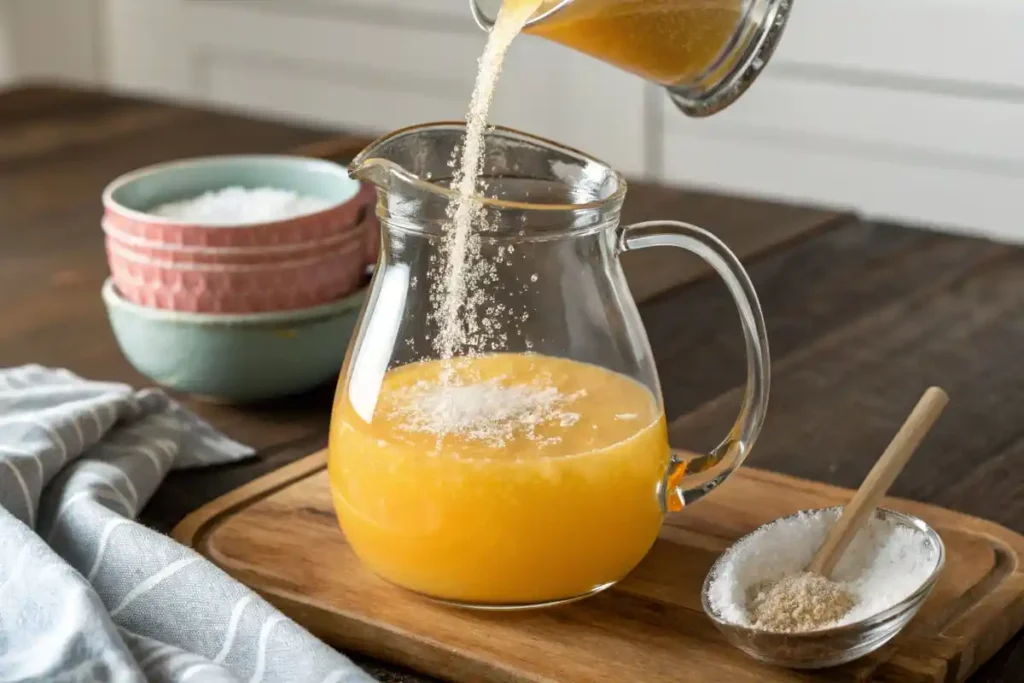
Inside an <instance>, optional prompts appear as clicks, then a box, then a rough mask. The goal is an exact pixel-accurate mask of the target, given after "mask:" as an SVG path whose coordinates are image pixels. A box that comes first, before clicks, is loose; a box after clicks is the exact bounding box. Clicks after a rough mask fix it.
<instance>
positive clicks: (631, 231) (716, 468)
mask: <svg viewBox="0 0 1024 683" xmlns="http://www.w3.org/2000/svg"><path fill="white" fill-rule="evenodd" d="M618 247H619V252H620V253H622V252H626V251H635V250H637V249H646V248H647V247H681V248H683V249H686V250H687V251H689V252H692V253H693V254H696V255H697V256H699V257H700V258H702V259H704V261H706V262H707V263H708V265H710V266H711V267H712V268H714V269H715V271H716V272H717V273H718V275H719V276H720V277H721V278H722V279H723V280H725V284H726V286H727V287H728V288H729V292H730V293H731V294H732V297H733V300H734V301H735V302H736V308H737V309H739V314H740V323H741V326H742V328H743V337H744V339H745V341H746V346H747V388H746V391H745V392H744V394H743V404H742V405H741V406H740V413H739V415H738V416H737V418H736V422H735V423H734V424H733V427H732V429H731V430H730V431H729V434H728V435H727V436H726V437H725V439H724V440H723V441H722V443H720V444H719V445H718V446H717V447H716V448H714V449H713V450H712V451H711V452H710V453H709V454H707V455H703V456H695V457H693V458H686V457H682V456H680V455H679V454H677V453H675V452H673V455H672V462H671V464H670V465H669V469H668V472H667V473H666V476H665V479H664V480H663V482H662V490H661V491H660V498H661V501H662V505H663V506H664V508H665V509H666V510H668V511H675V510H680V509H682V507H683V506H685V505H690V504H692V503H693V502H695V501H697V500H699V499H700V498H702V497H703V496H705V495H706V494H708V493H709V492H711V491H712V490H714V489H715V488H716V487H717V486H718V485H719V484H721V483H722V482H723V481H725V480H726V478H727V477H728V476H729V475H730V474H732V473H733V471H735V470H736V468H737V467H739V466H740V465H741V464H742V463H743V461H744V460H745V459H746V457H747V454H748V453H749V452H750V449H751V448H752V447H753V445H754V442H755V441H756V440H757V435H758V434H759V433H760V431H761V426H762V424H764V417H765V412H766V410H767V408H768V388H769V373H770V371H769V365H770V361H769V357H768V334H767V331H766V329H765V324H764V316H763V315H762V313H761V305H760V304H759V303H758V300H757V293H756V292H755V291H754V286H753V284H751V282H750V277H749V276H748V275H747V272H746V271H745V270H744V269H743V266H742V265H741V264H740V261H739V259H738V258H736V255H735V254H733V253H732V252H731V251H730V250H729V248H728V247H727V246H725V244H723V243H722V241H721V240H719V239H718V238H717V237H715V236H714V235H712V234H711V233H710V232H708V231H707V230H703V229H702V228H698V227H697V226H694V225H690V224H688V223H680V222H678V221H648V222H646V223H636V224H634V225H630V226H627V227H624V228H620V229H619V242H618Z"/></svg>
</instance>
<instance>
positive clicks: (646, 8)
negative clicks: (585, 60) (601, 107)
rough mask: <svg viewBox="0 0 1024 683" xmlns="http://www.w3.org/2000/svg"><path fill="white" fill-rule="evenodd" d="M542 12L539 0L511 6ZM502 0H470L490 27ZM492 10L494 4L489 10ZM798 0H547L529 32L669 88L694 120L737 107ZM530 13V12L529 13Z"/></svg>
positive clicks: (517, 0) (515, 0) (511, 0)
mask: <svg viewBox="0 0 1024 683" xmlns="http://www.w3.org/2000/svg"><path fill="white" fill-rule="evenodd" d="M504 3H505V4H506V5H519V4H522V5H527V4H528V5H531V6H537V5H538V0H504ZM498 4H500V2H497V0H493V1H491V2H488V0H470V7H471V9H472V12H473V17H474V18H475V19H476V21H477V23H478V24H479V25H480V26H481V27H483V28H485V29H488V30H489V29H490V28H491V27H492V26H493V24H494V19H493V17H494V16H495V15H496V12H494V11H490V12H489V11H488V10H489V9H490V10H493V9H494V6H495V5H498ZM484 5H487V7H486V8H485V7H484ZM791 5H792V0H541V1H540V2H539V8H538V9H537V10H536V11H534V13H533V15H532V18H531V19H530V21H529V22H528V23H527V25H526V28H525V32H526V33H530V34H533V35H537V36H541V37H543V38H547V39H548V40H552V41H554V42H556V43H561V44H562V45H565V46H567V47H570V48H573V49H575V50H578V51H579V52H583V53H586V54H588V55H590V56H592V57H596V58H597V59H600V60H602V61H605V62H608V63H609V64H612V65H614V66H616V67H618V68H620V69H624V70H626V71H631V72H633V73H635V74H637V75H639V76H641V77H643V78H645V79H647V80H649V81H652V82H654V83H657V84H659V85H662V86H665V88H666V89H667V90H668V92H669V95H670V96H671V97H672V100H673V101H674V102H675V103H676V105H677V106H678V107H679V108H680V109H681V110H682V111H683V112H684V113H686V114H687V115H689V116H708V115H709V114H713V113H715V112H717V111H720V110H722V109H723V108H725V107H727V106H728V105H729V104H731V103H732V102H734V101H735V100H736V99H737V98H738V97H739V96H740V95H742V94H743V92H744V91H745V90H746V89H747V87H749V86H750V84H751V83H752V82H753V81H754V79H756V78H757V76H758V75H759V74H760V73H761V70H762V69H763V68H764V66H765V64H767V63H768V60H769V59H771V56H772V53H773V52H774V50H775V47H776V45H777V44H778V40H779V38H780V37H781V35H782V31H783V29H784V28H785V25H786V20H787V18H788V17H789V10H790V6H791ZM527 11H529V10H527Z"/></svg>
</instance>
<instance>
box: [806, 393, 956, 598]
mask: <svg viewBox="0 0 1024 683" xmlns="http://www.w3.org/2000/svg"><path fill="white" fill-rule="evenodd" d="M948 402H949V397H948V396H946V392H944V391H943V390H942V389H939V388H938V387H931V388H930V389H928V390H927V391H925V392H924V395H923V396H922V397H921V400H920V401H918V402H917V405H916V406H915V407H914V410H913V411H912V412H911V413H910V416H909V417H907V420H906V422H904V423H903V426H902V427H900V430H899V431H898V432H897V433H896V436H895V437H893V440H892V442H890V443H889V447H888V448H886V449H885V452H884V453H882V457H881V458H879V459H878V462H876V463H875V466H874V467H872V468H871V471H870V472H868V476H867V478H865V479H864V483H862V484H861V485H860V488H859V489H857V492H856V493H855V494H854V495H853V499H852V500H851V501H850V502H849V503H848V504H847V505H846V506H845V507H844V508H843V514H842V516H840V517H839V521H838V522H836V525H835V526H834V527H832V530H831V531H830V532H829V534H828V537H826V538H825V542H824V543H823V544H822V546H821V548H820V549H818V553H817V554H816V555H815V556H814V559H813V560H811V564H810V565H808V567H807V571H810V572H814V573H816V574H820V575H821V576H824V577H825V578H828V577H829V575H830V574H831V573H832V570H833V569H835V566H836V563H838V562H839V558H840V557H842V555H843V553H844V552H845V551H846V548H847V547H848V546H849V545H850V541H852V540H853V537H854V536H856V535H857V532H858V531H860V529H861V527H863V526H864V525H865V524H866V523H867V522H868V520H869V519H871V518H872V517H873V516H874V513H875V509H876V508H877V507H878V503H879V502H880V501H881V500H882V497H883V496H884V495H885V492H886V491H888V490H889V487H890V486H892V483H893V482H894V481H895V480H896V477H897V476H899V473H900V472H901V471H902V470H903V467H904V466H905V465H906V464H907V461H909V460H910V456H911V455H913V454H914V451H916V450H917V447H918V446H919V445H921V441H923V440H924V437H925V436H926V435H927V434H928V431H929V430H931V428H932V425H933V424H935V420H937V419H938V417H939V415H941V414H942V410H943V408H945V407H946V404H947V403H948Z"/></svg>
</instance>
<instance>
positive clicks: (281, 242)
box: [103, 155, 373, 251]
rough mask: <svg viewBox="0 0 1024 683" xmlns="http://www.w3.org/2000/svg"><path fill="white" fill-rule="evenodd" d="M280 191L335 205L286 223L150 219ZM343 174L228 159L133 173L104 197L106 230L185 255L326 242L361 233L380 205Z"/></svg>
mask: <svg viewBox="0 0 1024 683" xmlns="http://www.w3.org/2000/svg"><path fill="white" fill-rule="evenodd" d="M234 186H242V187H274V188H279V189H283V190H290V191H293V192H297V193H300V194H303V195H308V196H313V197H319V198H321V199H324V200H327V201H328V202H330V205H329V206H328V207H327V208H326V209H323V210H321V211H316V212H314V213H309V214H305V215H300V216H296V217H294V218H288V219H284V220H270V221H262V222H261V221H256V222H249V223H238V224H222V223H219V224H190V223H183V222H180V221H175V220H172V219H168V218H164V217H160V216H153V215H149V214H147V213H146V211H148V210H150V209H152V208H154V207H156V206H159V205H161V204H165V203H167V202H173V201H180V200H182V199H186V198H189V197H196V196H199V195H201V194H203V193H205V192H208V191H210V190H216V189H221V188H226V187H234ZM372 196H373V192H372V188H369V187H368V186H367V187H365V188H364V187H361V185H360V183H359V182H358V181H356V180H353V179H352V178H350V177H349V176H348V173H347V171H346V170H345V169H344V168H342V167H341V166H339V165H337V164H335V163H332V162H329V161H323V160H320V159H308V158H304V157H290V156H260V155H251V156H224V157H204V158H199V159H187V160H183V161H176V162H172V163H168V164H159V165H156V166H150V167H147V168H143V169H140V170H138V171H134V172H132V173H128V174H127V175H123V176H121V177H120V178H117V179H116V180H114V181H113V182H112V183H110V184H109V185H108V186H107V188H106V189H105V190H104V192H103V207H104V219H103V220H104V227H105V229H106V230H108V231H109V232H112V233H115V234H116V236H117V237H118V239H119V240H120V241H122V242H125V243H129V242H133V246H139V247H154V248H158V249H175V250H180V251H190V250H200V251H202V250H207V249H228V250H248V249H255V250H264V249H268V248H274V247H288V246H302V245H305V244H308V243H310V242H322V241H325V240H330V239H332V238H335V237H337V236H338V235H340V234H343V233H346V232H350V231H353V230H356V229H357V228H359V229H361V227H360V226H362V227H363V228H364V227H366V226H365V221H364V218H365V216H366V214H367V213H368V212H367V211H366V207H367V204H368V203H369V202H371V201H372Z"/></svg>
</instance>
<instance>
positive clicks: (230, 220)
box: [146, 187, 331, 225]
mask: <svg viewBox="0 0 1024 683" xmlns="http://www.w3.org/2000/svg"><path fill="white" fill-rule="evenodd" d="M330 205H331V203H330V202H328V201H327V200H325V199H321V198H319V197H310V196H306V195H300V194H298V193H296V192H291V191H289V190H281V189H278V188H274V187H257V188H245V187H226V188H224V189H221V190H211V191H210V192H206V193H203V194H201V195H198V196H196V197H191V198H189V199H183V200H181V201H176V202H169V203H167V204H161V205H159V206H157V207H154V208H152V209H150V210H149V211H147V212H146V213H148V214H150V215H151V216H160V217H161V218H169V219H171V220H176V221H182V222H185V223H202V224H206V225H232V224H251V223H261V222H267V221H280V220H287V219H289V218H295V217H296V216H304V215H307V214H311V213H316V212H317V211H323V210H324V209H326V208H328V207H329V206H330Z"/></svg>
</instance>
